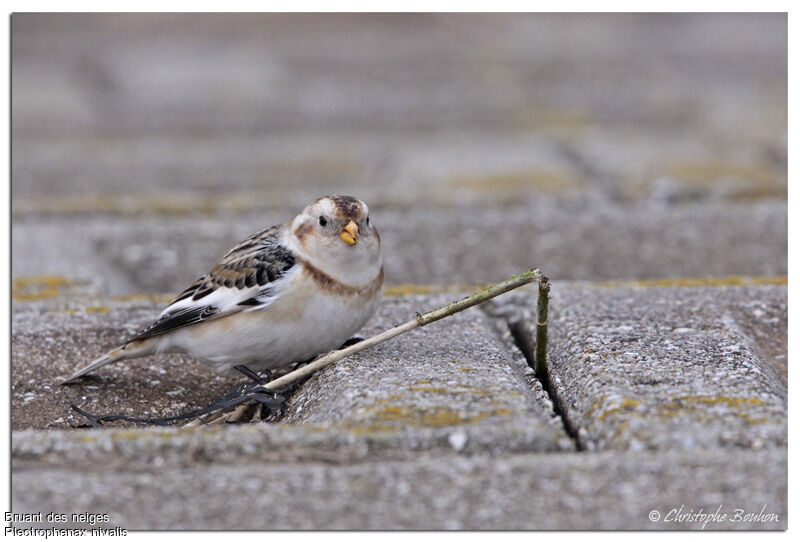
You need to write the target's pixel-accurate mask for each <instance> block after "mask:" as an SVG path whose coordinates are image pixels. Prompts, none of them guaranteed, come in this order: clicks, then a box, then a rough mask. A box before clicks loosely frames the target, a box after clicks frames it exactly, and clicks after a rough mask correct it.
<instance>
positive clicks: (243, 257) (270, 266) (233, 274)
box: [131, 226, 295, 341]
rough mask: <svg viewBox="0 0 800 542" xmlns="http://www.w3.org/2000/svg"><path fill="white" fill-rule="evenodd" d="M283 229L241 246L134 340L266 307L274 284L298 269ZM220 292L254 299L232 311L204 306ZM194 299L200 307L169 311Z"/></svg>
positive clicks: (261, 234)
mask: <svg viewBox="0 0 800 542" xmlns="http://www.w3.org/2000/svg"><path fill="white" fill-rule="evenodd" d="M280 229H281V227H280V226H273V227H272V228H268V229H266V230H264V231H261V232H259V233H256V234H254V235H251V236H250V237H248V238H247V239H245V240H244V241H242V242H241V243H239V244H238V245H237V246H236V247H234V248H233V249H231V250H230V251H229V252H228V253H227V254H225V256H223V257H222V259H221V260H220V261H219V263H217V265H215V266H214V267H213V269H211V271H209V272H208V273H206V274H205V275H203V276H202V277H200V278H199V279H197V280H196V281H195V282H194V283H193V284H192V285H191V286H189V287H188V288H187V289H186V290H184V291H183V292H181V293H180V294H178V296H177V297H176V298H175V299H174V300H173V301H172V303H170V306H169V307H167V309H165V311H164V312H163V313H162V315H161V317H159V318H158V320H156V321H155V322H153V324H151V325H150V326H149V327H147V328H146V329H144V330H142V331H141V332H140V333H138V334H137V335H136V336H135V337H134V338H133V339H131V340H132V341H133V340H138V339H146V338H149V337H152V336H154V335H160V334H162V333H166V332H168V331H172V330H174V329H177V328H180V327H185V326H188V325H192V324H196V323H199V322H203V321H206V320H209V319H213V318H219V317H221V316H225V315H227V314H230V313H231V312H238V311H239V310H242V309H243V308H246V307H247V308H249V307H253V306H257V305H259V304H262V303H264V302H265V300H266V299H267V298H268V297H269V294H271V293H272V292H271V289H270V283H274V282H275V281H277V280H278V279H279V278H281V277H282V276H283V275H284V274H285V273H286V272H287V271H289V270H290V269H291V268H292V267H293V266H294V265H295V258H294V255H293V254H292V253H291V252H290V251H289V249H288V248H286V247H284V246H283V245H282V244H280V240H279V233H280ZM219 288H231V289H236V290H245V289H252V290H253V295H252V296H250V297H247V298H245V299H244V300H242V301H240V302H239V303H237V304H236V305H235V306H232V307H221V306H215V305H213V304H204V303H203V302H202V299H203V298H204V297H206V296H207V295H209V294H211V293H212V292H214V291H216V290H218V289H219ZM190 297H191V301H193V302H195V301H196V302H197V303H193V304H192V305H189V306H186V304H185V303H181V306H180V307H179V308H178V307H176V309H175V310H174V311H170V310H169V308H170V307H171V306H172V305H175V304H176V303H178V302H180V301H184V300H185V299H187V298H190Z"/></svg>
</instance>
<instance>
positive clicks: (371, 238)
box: [291, 196, 381, 286]
mask: <svg viewBox="0 0 800 542" xmlns="http://www.w3.org/2000/svg"><path fill="white" fill-rule="evenodd" d="M291 232H292V237H293V239H292V241H293V244H294V245H295V246H294V247H293V248H294V249H295V250H297V251H298V252H299V253H300V255H301V256H303V257H304V258H305V259H306V260H308V261H309V262H311V263H312V264H313V265H315V266H316V267H318V268H320V269H321V270H322V271H324V272H325V273H327V274H329V275H330V276H332V277H333V278H335V279H337V280H339V281H341V282H343V283H345V284H348V285H352V286H358V285H362V284H367V283H369V282H370V281H371V280H373V279H374V278H375V276H376V275H377V273H378V271H379V270H380V267H381V241H380V236H379V235H378V232H377V230H376V229H375V226H374V225H373V224H372V220H371V219H370V216H369V208H368V207H367V204H366V203H364V202H363V201H361V200H359V199H357V198H353V197H350V196H325V197H323V198H320V199H318V200H317V201H315V202H314V203H312V204H310V205H309V206H308V207H306V208H305V209H304V210H303V212H302V213H300V214H299V215H298V216H297V217H296V218H295V219H294V220H293V221H292V224H291Z"/></svg>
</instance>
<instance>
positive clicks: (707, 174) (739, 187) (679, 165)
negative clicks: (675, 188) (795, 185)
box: [666, 160, 787, 199]
mask: <svg viewBox="0 0 800 542" xmlns="http://www.w3.org/2000/svg"><path fill="white" fill-rule="evenodd" d="M666 171H667V174H668V175H669V176H670V177H672V178H674V179H676V180H678V181H681V182H683V183H685V184H691V185H695V186H702V185H706V184H708V183H712V182H718V181H732V182H735V183H737V184H736V185H734V187H733V192H732V193H731V194H730V197H731V198H733V199H757V198H764V197H776V198H781V199H785V198H786V196H787V191H786V178H785V176H784V175H782V174H781V173H780V172H778V171H776V170H775V169H773V168H771V167H765V166H762V165H758V164H748V163H743V162H732V161H724V160H704V161H683V162H674V163H671V164H667V165H666Z"/></svg>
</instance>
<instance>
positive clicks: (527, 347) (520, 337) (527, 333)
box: [503, 318, 586, 452]
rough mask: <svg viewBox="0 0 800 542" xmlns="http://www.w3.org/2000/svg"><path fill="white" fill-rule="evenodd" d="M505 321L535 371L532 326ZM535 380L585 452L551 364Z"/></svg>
mask: <svg viewBox="0 0 800 542" xmlns="http://www.w3.org/2000/svg"><path fill="white" fill-rule="evenodd" d="M503 320H504V321H505V324H506V325H507V326H508V330H509V332H510V333H511V338H512V339H513V340H514V345H515V346H516V347H517V349H519V351H520V352H521V353H522V355H523V356H524V357H525V360H526V361H527V363H528V366H529V367H530V368H531V369H533V368H534V366H535V352H536V341H535V340H534V334H533V330H532V329H531V327H530V325H529V324H528V322H527V321H525V320H524V319H522V318H519V319H508V318H503ZM534 378H536V379H537V380H538V381H539V383H540V384H541V385H542V389H543V390H544V392H545V393H546V394H547V396H548V397H549V398H550V402H551V403H552V404H553V411H554V412H555V414H556V416H558V417H559V418H560V419H561V423H562V424H563V425H564V431H565V432H566V433H567V435H568V436H569V438H570V439H572V441H573V442H574V443H575V449H576V450H577V451H579V452H583V451H585V450H586V443H585V442H584V441H583V439H581V438H580V436H579V433H578V427H576V426H575V424H573V423H572V422H571V421H570V419H569V416H567V412H566V410H567V407H566V403H565V401H563V400H562V398H561V397H560V395H559V393H558V389H557V388H556V387H555V386H552V385H551V379H550V366H549V364H548V366H547V369H546V373H545V374H544V375H543V378H539V377H538V375H537V376H534Z"/></svg>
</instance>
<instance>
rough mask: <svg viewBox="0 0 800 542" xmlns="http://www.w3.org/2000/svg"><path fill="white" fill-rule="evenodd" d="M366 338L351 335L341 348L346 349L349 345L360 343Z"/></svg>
mask: <svg viewBox="0 0 800 542" xmlns="http://www.w3.org/2000/svg"><path fill="white" fill-rule="evenodd" d="M363 340H364V337H350V338H349V339H347V340H346V341H345V342H344V344H343V345H342V346H340V347H339V350H344V349H345V348H347V347H348V346H353V345H354V344H356V343H360V342H361V341H363Z"/></svg>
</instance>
